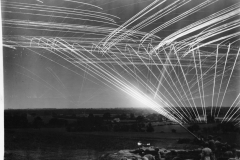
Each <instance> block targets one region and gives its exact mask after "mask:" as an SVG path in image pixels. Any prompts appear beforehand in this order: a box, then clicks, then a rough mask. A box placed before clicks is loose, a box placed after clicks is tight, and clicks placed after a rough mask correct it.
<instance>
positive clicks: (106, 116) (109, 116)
mask: <svg viewBox="0 0 240 160" xmlns="http://www.w3.org/2000/svg"><path fill="white" fill-rule="evenodd" d="M103 119H106V120H110V119H111V114H110V113H109V112H107V113H104V114H103Z"/></svg>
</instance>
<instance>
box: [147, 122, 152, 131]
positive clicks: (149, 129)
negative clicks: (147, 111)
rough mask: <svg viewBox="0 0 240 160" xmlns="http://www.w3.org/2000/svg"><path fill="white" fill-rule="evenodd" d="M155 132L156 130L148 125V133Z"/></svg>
mask: <svg viewBox="0 0 240 160" xmlns="http://www.w3.org/2000/svg"><path fill="white" fill-rule="evenodd" d="M153 131H154V128H153V126H152V124H151V123H148V125H147V132H153Z"/></svg>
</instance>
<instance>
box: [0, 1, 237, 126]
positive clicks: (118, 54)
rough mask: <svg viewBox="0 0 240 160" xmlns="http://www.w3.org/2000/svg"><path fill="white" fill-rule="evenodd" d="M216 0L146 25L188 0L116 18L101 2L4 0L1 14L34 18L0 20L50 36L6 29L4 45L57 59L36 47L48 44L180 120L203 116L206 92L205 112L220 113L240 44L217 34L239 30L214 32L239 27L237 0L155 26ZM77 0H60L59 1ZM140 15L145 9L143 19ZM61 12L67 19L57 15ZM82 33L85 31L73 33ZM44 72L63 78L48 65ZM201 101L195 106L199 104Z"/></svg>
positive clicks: (230, 115) (233, 112)
mask: <svg viewBox="0 0 240 160" xmlns="http://www.w3.org/2000/svg"><path fill="white" fill-rule="evenodd" d="M67 1H69V2H67ZM218 1H220V0H210V1H209V0H208V1H204V2H202V3H200V4H198V5H196V6H195V7H193V8H190V9H189V10H187V11H185V12H183V13H181V14H179V15H178V16H177V17H174V18H172V19H170V20H168V21H167V22H164V23H162V24H160V25H159V26H158V27H156V28H154V29H152V31H149V32H144V31H142V29H144V28H145V27H147V26H151V25H152V23H154V22H157V21H159V20H161V18H163V17H164V16H167V15H169V14H171V13H174V11H176V10H178V9H180V8H181V7H184V6H186V5H187V4H188V3H191V1H190V0H189V1H180V0H177V1H174V2H173V3H170V4H168V5H165V4H166V3H167V0H163V1H159V0H155V1H153V2H152V3H150V4H149V5H148V6H147V7H146V8H144V9H143V10H141V11H140V12H139V13H137V14H136V15H135V16H133V17H132V18H130V19H129V20H127V21H126V22H125V23H123V24H122V25H119V24H118V23H116V22H115V20H116V19H119V17H117V16H115V15H112V14H108V13H104V12H100V11H99V9H102V8H100V7H98V6H95V5H92V4H90V3H89V4H83V3H82V2H79V3H82V4H83V5H88V6H90V7H91V8H95V9H98V11H93V10H86V9H85V10H83V9H72V8H68V7H66V6H64V7H60V6H48V5H44V4H28V3H19V2H8V1H3V7H5V10H4V12H5V14H9V15H10V14H11V15H16V14H22V15H31V16H35V17H38V19H37V20H32V19H28V20H27V19H24V18H19V19H17V18H5V19H3V25H4V27H8V28H12V29H23V30H24V29H28V30H33V31H36V32H40V33H41V31H45V33H48V36H45V35H41V34H39V35H38V36H36V35H11V34H9V35H4V37H3V43H4V44H3V46H5V47H8V48H15V49H16V48H18V47H25V48H28V49H30V50H32V51H34V52H37V54H38V55H40V56H43V57H45V58H47V59H49V60H51V61H53V62H55V61H54V59H53V58H50V56H49V57H48V56H47V55H43V54H42V53H41V51H42V50H47V51H48V53H49V54H48V55H50V54H51V55H55V56H56V57H60V58H61V59H63V60H65V61H66V62H68V63H70V64H72V65H73V66H75V67H77V68H78V69H80V70H81V71H83V72H84V75H85V74H88V75H90V76H91V77H94V78H95V79H96V80H98V81H99V82H101V83H103V84H105V85H107V86H109V87H110V88H113V89H114V88H115V89H116V88H117V89H119V90H122V91H123V92H125V93H126V94H128V95H129V96H131V97H133V98H135V99H137V100H138V101H140V102H141V103H142V104H145V105H146V106H148V107H150V108H152V109H153V110H155V111H156V112H158V113H160V114H162V115H163V116H165V117H167V118H169V119H171V120H172V121H174V122H177V123H179V124H180V125H182V124H184V123H191V122H193V121H200V117H201V116H203V117H204V118H205V119H204V121H206V117H207V107H206V106H207V102H206V99H207V98H208V97H209V93H211V95H212V97H211V105H212V107H211V115H214V116H216V117H218V116H219V113H220V110H221V108H222V105H223V102H224V100H225V99H226V97H225V96H226V94H227V93H228V91H229V84H230V81H231V80H232V79H233V77H236V76H237V72H239V69H238V68H239V65H240V64H239V60H238V59H239V46H237V45H234V44H235V43H236V42H238V41H239V39H238V40H235V41H234V43H232V44H224V43H223V41H226V40H228V39H232V38H237V37H238V36H240V32H238V31H237V32H236V31H235V32H234V33H230V34H227V35H224V36H219V35H221V34H223V33H227V32H228V31H232V30H235V29H236V30H237V28H239V25H240V21H239V19H237V16H238V15H239V14H240V10H239V6H240V5H239V3H236V4H233V5H231V6H229V7H227V8H225V9H222V10H220V11H218V12H216V13H214V14H211V15H210V16H207V17H205V18H203V19H201V20H198V21H196V22H194V23H192V24H190V25H187V26H186V27H183V28H182V29H179V30H177V31H176V32H173V33H171V34H170V35H168V36H167V37H163V38H162V37H161V36H157V33H161V31H163V29H165V28H167V27H169V26H171V25H173V24H174V23H177V22H178V21H180V20H183V19H184V18H186V17H188V16H190V15H192V14H194V13H197V12H198V11H200V10H202V9H204V8H206V7H209V6H211V5H213V4H217V3H218ZM77 2H78V1H73V0H65V3H71V4H72V3H77ZM164 5H165V7H163V6H164ZM159 7H161V9H160V10H158V8H159ZM156 10H157V11H156ZM103 11H104V10H103ZM153 12H154V13H153ZM49 13H52V15H51V17H52V18H53V19H54V20H52V22H49V21H46V20H45V18H46V17H48V16H49ZM66 15H67V16H66ZM143 16H148V17H147V18H145V19H144V20H142V18H143ZM58 19H61V21H59V20H58ZM62 19H64V20H66V22H65V23H62V22H63V20H62ZM72 20H76V21H78V22H79V23H80V22H82V21H86V22H87V23H93V22H94V23H95V24H94V25H90V24H86V25H83V24H82V23H81V25H80V24H79V23H78V22H74V24H73V23H70V22H72ZM140 20H141V21H140ZM69 21H70V22H69ZM139 21H140V22H139ZM84 23H85V22H84ZM133 24H134V25H133ZM116 26H117V27H118V28H116ZM128 28H130V29H128ZM56 32H58V34H57V35H59V34H60V33H62V32H65V33H68V34H69V35H74V37H72V36H68V37H63V36H62V37H60V36H58V37H55V36H54V33H56ZM195 32H198V33H196V34H195ZM82 33H84V35H86V36H85V37H81V36H79V35H80V34H82ZM193 33H194V34H193ZM75 35H77V36H75ZM106 35H108V36H106ZM160 35H161V34H160ZM186 36H188V37H186ZM221 43H222V44H221ZM61 66H64V65H62V64H61ZM86 68H87V69H86ZM48 70H49V69H48ZM86 70H88V72H87V73H86ZM49 72H50V73H51V74H52V75H53V76H54V77H55V78H56V80H57V81H58V82H59V83H61V84H62V85H63V86H64V84H63V83H62V82H61V80H60V79H59V77H58V76H57V75H55V73H54V72H52V71H51V70H49ZM84 77H85V76H84ZM209 86H210V87H209ZM217 87H218V88H219V89H218V90H217ZM222 90H224V91H222ZM235 91H236V92H239V90H235ZM214 95H217V98H216V96H214ZM220 98H221V101H220V106H219V107H217V109H218V110H217V111H218V112H217V113H216V112H214V113H213V111H212V110H213V105H214V104H216V106H217V105H218V101H219V99H220ZM238 98H239V94H238V96H237V97H236V99H235V100H234V102H233V103H232V105H231V107H230V108H229V110H228V111H227V113H226V114H225V116H224V118H223V121H229V120H231V119H233V120H235V119H236V117H237V116H238V115H237V114H239V112H238V111H239V109H236V108H237V106H238V104H239V102H238V103H237V100H238ZM214 102H215V103H214ZM199 104H200V105H201V109H200V108H198V107H197V105H199ZM215 111H216V107H215Z"/></svg>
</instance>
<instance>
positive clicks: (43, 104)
mask: <svg viewBox="0 0 240 160" xmlns="http://www.w3.org/2000/svg"><path fill="white" fill-rule="evenodd" d="M151 2H153V0H69V1H64V0H41V1H40V0H39V1H37V0H22V1H21V3H20V2H19V1H14V0H7V1H3V2H2V4H3V7H2V11H3V37H4V38H5V43H6V40H15V41H16V42H18V43H19V44H20V45H19V46H16V45H15V49H13V48H9V47H4V50H3V51H4V52H3V55H4V92H5V108H6V109H7V108H14V109H17V108H21V109H22V108H114V107H145V106H144V105H143V104H141V103H140V102H138V101H137V100H136V99H134V98H132V97H131V96H129V95H128V94H126V93H124V92H123V91H121V90H119V89H118V88H116V87H115V86H113V85H111V84H108V82H106V81H105V80H103V79H102V78H99V77H98V76H96V75H95V77H96V78H94V76H91V75H89V74H88V73H90V71H88V69H86V65H85V67H84V65H83V66H81V67H80V68H78V67H76V66H74V65H73V64H72V63H69V62H68V61H66V59H63V58H61V57H59V56H56V55H54V54H52V53H51V52H49V51H47V50H44V49H40V48H28V47H26V46H27V45H29V40H26V39H25V41H24V40H23V38H22V37H27V36H40V37H65V38H66V37H71V38H76V39H78V40H80V39H81V40H82V41H84V40H86V39H87V38H94V36H96V35H94V34H92V35H91V34H88V33H84V32H78V31H79V29H76V28H77V26H78V25H87V26H95V27H96V26H98V27H110V28H116V27H117V26H114V25H110V24H107V23H99V22H96V21H91V20H96V19H97V18H96V17H84V16H81V14H79V15H78V14H77V12H79V11H80V9H82V10H90V11H94V12H102V13H107V14H111V15H115V16H118V17H119V18H120V19H118V18H116V17H111V16H107V17H111V18H113V19H114V20H115V21H116V24H117V25H121V24H123V23H124V22H125V21H127V20H128V19H130V18H131V17H132V16H134V15H135V14H137V13H138V12H140V11H141V10H142V9H144V8H145V7H146V6H147V5H149V4H150V3H151ZM173 2H174V1H166V2H165V3H164V4H163V5H160V6H159V7H157V8H156V9H154V10H153V11H152V12H151V13H150V14H147V15H145V16H144V17H142V18H141V19H140V20H138V21H136V22H135V23H133V24H132V25H130V26H129V27H128V29H130V27H131V26H133V25H135V24H137V23H139V22H140V21H143V20H144V19H146V18H147V17H148V16H150V15H151V14H154V13H156V12H157V11H158V10H160V9H162V8H164V7H166V6H168V5H169V4H171V3H173ZM201 2H203V1H198V0H193V1H191V2H189V3H187V4H186V5H184V6H183V7H181V8H179V9H176V10H174V11H173V12H171V13H168V14H167V15H165V16H164V17H162V18H161V19H159V20H157V21H156V22H154V23H153V24H151V25H149V26H146V27H145V28H143V29H141V31H142V32H149V31H151V30H152V29H154V28H156V27H157V26H159V25H161V24H163V23H164V22H166V21H168V20H170V19H172V18H174V17H176V16H177V15H179V14H181V13H182V12H184V11H187V10H189V9H191V8H192V7H194V6H196V5H197V4H199V3H201ZM23 3H25V4H23ZM235 3H237V1H236V0H231V1H226V0H220V1H218V2H216V3H214V4H212V5H210V6H208V7H206V8H205V9H202V10H200V11H199V12H197V13H195V14H193V15H190V16H188V17H187V18H185V19H183V20H181V21H179V22H176V23H175V24H173V25H171V26H169V27H167V28H165V29H164V30H162V31H161V32H159V33H157V36H159V37H161V38H165V37H166V36H168V35H170V34H171V33H173V32H175V31H177V30H179V29H181V28H183V27H185V26H187V25H189V24H191V23H193V22H195V21H197V20H199V19H201V18H204V17H206V16H208V15H210V14H212V13H214V12H217V11H219V10H221V9H223V8H226V7H228V6H230V5H232V4H235ZM90 4H91V5H90ZM20 5H21V6H22V7H23V6H25V7H26V8H25V9H19V8H21V7H20ZM43 5H45V6H46V7H44V6H43ZM93 5H94V6H93ZM54 6H55V7H66V8H68V11H74V14H67V13H64V9H63V8H58V9H59V10H58V11H59V12H58V13H56V12H54V11H53V10H52V9H53V8H51V7H54ZM95 6H98V7H102V9H99V8H97V7H95ZM34 7H38V8H34ZM47 7H49V8H47ZM23 8H24V7H23ZM55 9H56V8H55ZM78 9H79V10H78ZM42 10H49V12H46V11H42ZM55 11H56V10H55ZM99 15H100V14H99ZM70 17H72V18H70ZM80 18H82V19H80ZM83 19H84V20H83ZM86 19H87V20H86ZM11 20H12V21H11ZM22 22H28V23H29V24H31V23H32V22H40V23H41V25H44V22H45V23H52V24H58V25H59V26H63V25H61V23H64V24H69V25H71V26H75V28H74V29H67V28H61V29H56V28H55V29H53V30H50V28H51V26H48V27H46V26H39V25H36V26H34V27H32V28H31V29H30V28H29V25H27V23H24V24H21V23H22ZM30 26H31V25H30ZM237 31H239V29H234V30H231V31H230V32H227V33H225V34H231V33H233V32H237ZM109 33H110V32H109ZM104 36H107V33H104V34H102V35H101V36H97V38H103V37H104ZM221 36H223V35H221ZM24 42H26V43H24ZM8 43H10V44H14V43H11V42H9V41H8ZM23 46H25V47H23ZM223 52H224V53H226V50H224V51H223ZM231 53H232V54H235V57H236V53H237V50H235V51H231ZM223 59H224V57H223ZM223 59H222V60H223ZM230 59H231V57H230ZM232 62H234V56H233V57H232ZM191 63H192V61H191ZM204 64H206V63H204ZM231 64H233V63H231ZM209 66H210V65H209ZM223 67H224V65H223V64H219V67H218V71H219V73H220V72H221V70H222V69H223ZM237 67H239V65H238V66H237ZM116 68H117V69H116V71H118V72H119V73H120V74H122V76H123V77H126V79H128V80H129V82H131V84H132V85H137V82H136V81H134V80H133V78H132V77H131V75H129V73H125V72H124V69H123V68H121V67H117V66H116ZM128 69H130V68H128ZM132 69H133V68H132ZM160 69H163V68H162V67H160ZM184 69H186V68H184ZM140 70H142V71H143V74H144V75H146V76H147V75H148V74H149V72H147V71H146V70H147V69H146V67H145V68H144V67H143V68H141V69H140ZM155 70H157V68H155ZM155 70H154V68H153V72H157V71H155ZM179 70H180V68H178V73H179V76H180V77H181V75H183V74H181V71H179ZM206 70H207V67H206V68H203V69H202V71H206ZM230 71H231V70H229V72H228V73H227V76H225V77H224V78H223V84H222V86H223V88H222V89H221V91H222V92H223V91H224V90H225V87H226V84H227V82H228V77H229V75H230ZM199 72H200V70H199ZM191 74H192V75H191ZM194 74H195V70H193V71H190V72H189V75H188V76H187V80H188V81H189V84H191V83H193V81H191V80H192V79H193V80H194V79H195V81H196V77H193V75H194ZM114 75H117V73H114ZM159 75H160V73H159ZM170 75H171V76H173V77H172V78H173V79H174V81H176V80H177V77H176V76H174V74H173V72H171V73H170ZM238 76H239V70H234V72H233V77H232V79H231V81H230V84H229V88H228V89H227V91H229V92H227V94H226V97H225V100H224V102H223V105H225V106H226V105H228V106H229V105H231V104H232V102H233V101H234V100H235V98H236V97H237V95H238V94H239V81H238ZM220 77H221V76H218V81H217V82H216V91H215V92H216V93H218V89H219V86H220V82H221V81H220V79H219V78H220ZM147 78H148V79H146V80H143V81H145V82H146V83H147V84H148V81H150V82H152V83H154V84H156V81H154V80H152V79H154V78H153V77H151V76H149V77H148V76H147ZM169 78H170V77H169ZM213 78H214V70H211V71H210V72H209V73H208V78H206V79H204V81H203V83H204V84H206V87H205V88H204V91H205V95H209V96H206V97H205V101H206V106H209V105H211V100H212V96H211V94H212V87H213V86H212V85H213V83H210V84H209V83H208V81H209V80H211V79H213ZM151 80H152V81H151ZM190 81H191V83H190ZM181 82H182V83H183V85H185V86H184V88H185V90H186V92H187V87H186V83H185V82H184V80H183V79H181ZM105 83H106V84H107V85H109V86H107V85H106V84H105ZM163 85H165V86H166V88H167V90H168V89H169V85H168V84H167V80H165V81H163ZM176 85H177V86H178V87H180V84H179V83H177V82H176ZM143 88H144V87H143ZM196 89H197V86H195V87H193V88H192V91H194V90H196ZM169 90H170V89H169ZM142 91H143V92H144V93H146V94H147V95H149V96H150V97H152V96H153V95H152V94H149V93H148V92H147V91H146V90H144V89H143V90H142ZM161 92H162V93H163V94H165V95H166V97H167V98H169V100H170V101H171V102H172V98H171V97H169V95H168V94H167V91H166V89H165V90H164V89H163V87H161ZM170 92H171V93H172V92H173V91H170ZM198 94H199V93H198V92H194V95H193V96H194V97H198ZM188 95H189V94H188ZM216 96H217V94H216ZM221 96H222V94H221V95H220V100H221ZM189 98H191V97H189ZM215 100H216V97H215ZM195 103H196V105H198V106H199V105H201V102H200V99H198V98H196V100H195ZM173 104H175V103H174V102H173Z"/></svg>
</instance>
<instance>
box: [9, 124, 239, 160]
mask: <svg viewBox="0 0 240 160" xmlns="http://www.w3.org/2000/svg"><path fill="white" fill-rule="evenodd" d="M179 138H192V137H191V136H190V135H189V134H188V133H158V132H154V133H147V132H81V133H78V132H74V133H73V132H71V133H69V132H66V131H65V129H63V128H58V129H44V128H42V129H11V130H5V155H6V156H5V159H11V160H14V159H16V160H20V159H29V160H38V159H41V160H45V159H50V160H59V159H62V160H63V159H69V160H71V159H72V160H73V159H82V160H84V159H97V158H98V157H99V156H101V155H102V154H104V153H107V152H115V151H119V150H122V149H135V148H137V142H138V141H142V142H144V143H149V142H150V143H151V145H153V146H155V147H159V148H168V149H171V148H182V149H184V148H186V149H187V148H189V147H190V145H189V144H177V140H178V139H179ZM223 140H224V141H232V142H240V136H239V135H236V134H231V136H230V135H225V136H223ZM239 144H240V143H239ZM192 147H193V146H191V148H192ZM195 147H197V146H195Z"/></svg>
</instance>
